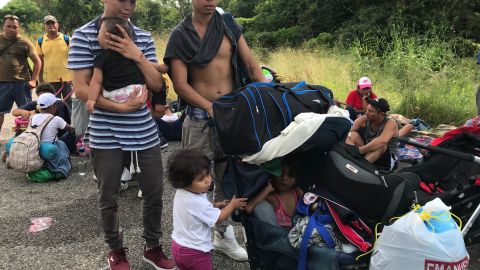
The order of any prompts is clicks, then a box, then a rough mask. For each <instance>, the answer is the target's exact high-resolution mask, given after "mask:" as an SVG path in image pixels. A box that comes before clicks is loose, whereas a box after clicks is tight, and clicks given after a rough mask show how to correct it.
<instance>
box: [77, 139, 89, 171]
mask: <svg viewBox="0 0 480 270" xmlns="http://www.w3.org/2000/svg"><path fill="white" fill-rule="evenodd" d="M78 154H79V156H80V161H79V162H78V174H79V175H80V176H84V175H86V174H87V163H88V155H87V154H86V153H85V146H84V145H82V146H81V147H80V148H79V149H78Z"/></svg>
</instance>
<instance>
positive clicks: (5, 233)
mask: <svg viewBox="0 0 480 270" xmlns="http://www.w3.org/2000/svg"><path fill="white" fill-rule="evenodd" d="M2 147H3V146H2ZM177 147H178V143H170V146H169V149H167V151H166V152H165V153H164V162H165V161H166V158H167V157H168V155H169V154H170V153H171V152H169V151H171V150H173V149H175V148H177ZM72 160H73V163H74V169H73V171H72V173H71V175H70V176H69V178H68V179H66V180H61V181H59V182H49V183H43V184H35V183H30V182H28V181H27V180H26V178H25V176H24V175H22V174H19V173H16V172H13V171H12V170H6V169H5V166H4V165H3V164H0V183H1V184H0V194H1V196H0V232H1V233H0V269H12V270H13V269H104V268H105V267H106V260H105V253H106V247H105V245H104V243H103V240H102V233H101V231H100V226H99V221H98V215H97V203H96V183H95V181H94V180H93V179H92V173H91V172H90V173H88V174H87V175H86V176H83V177H81V176H79V175H78V166H77V163H78V161H79V158H78V157H74V158H73V159H72ZM89 169H90V170H91V168H89ZM134 184H135V185H136V183H135V182H134ZM136 193H137V187H136V186H135V187H132V188H130V189H128V190H127V191H125V192H123V193H121V195H120V200H119V204H120V209H119V211H120V217H121V224H122V227H123V234H124V241H125V245H126V246H127V247H128V248H129V252H128V257H129V259H130V263H131V264H132V268H133V269H151V268H149V267H148V266H146V265H144V264H143V263H142V262H141V256H142V245H143V240H142V239H141V237H140V235H141V232H142V224H141V211H140V209H141V204H142V200H141V199H139V198H137V197H136ZM173 194H174V190H173V189H172V187H171V186H170V185H169V184H168V183H167V182H166V181H165V192H164V211H163V230H164V233H165V241H164V243H165V250H166V252H167V254H168V255H169V256H170V251H169V250H170V234H171V231H172V213H171V209H172V201H173ZM34 217H52V218H54V219H55V220H56V222H55V224H54V226H53V227H51V228H49V229H47V230H45V231H42V232H39V233H37V234H34V235H29V234H27V233H26V232H27V229H28V227H29V224H30V218H34ZM235 229H236V234H237V237H238V239H240V240H241V241H242V242H243V237H242V234H241V229H240V226H239V225H238V224H236V225H235ZM470 254H471V258H472V265H471V267H470V269H480V267H479V263H478V259H479V258H480V248H479V247H475V248H473V249H470ZM213 259H214V265H215V266H216V267H217V269H242V270H243V269H248V264H247V263H237V262H234V261H232V260H230V259H229V258H227V257H226V256H224V255H222V254H217V253H214V256H213Z"/></svg>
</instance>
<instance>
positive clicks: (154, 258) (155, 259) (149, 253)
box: [142, 246, 175, 270]
mask: <svg viewBox="0 0 480 270" xmlns="http://www.w3.org/2000/svg"><path fill="white" fill-rule="evenodd" d="M142 259H143V261H144V262H146V263H148V264H150V265H151V266H153V267H155V269H157V270H167V269H175V263H174V262H173V261H172V260H170V259H168V258H167V256H165V254H164V253H163V249H162V247H161V246H158V247H154V248H152V249H147V247H144V248H143V258H142Z"/></svg>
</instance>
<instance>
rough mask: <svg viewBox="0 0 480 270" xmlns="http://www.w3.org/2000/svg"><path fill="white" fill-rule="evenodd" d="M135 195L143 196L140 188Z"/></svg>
mask: <svg viewBox="0 0 480 270" xmlns="http://www.w3.org/2000/svg"><path fill="white" fill-rule="evenodd" d="M137 197H138V198H142V197H143V193H142V190H141V189H139V190H138V193H137Z"/></svg>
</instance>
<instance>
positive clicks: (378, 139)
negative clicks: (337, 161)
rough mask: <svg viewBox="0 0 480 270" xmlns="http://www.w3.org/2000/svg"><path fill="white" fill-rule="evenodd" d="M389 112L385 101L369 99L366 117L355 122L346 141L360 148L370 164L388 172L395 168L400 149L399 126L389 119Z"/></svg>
mask: <svg viewBox="0 0 480 270" xmlns="http://www.w3.org/2000/svg"><path fill="white" fill-rule="evenodd" d="M389 110H390V106H389V105H388V102H387V101H386V100H385V99H383V98H380V99H378V100H375V99H368V105H367V110H366V111H365V115H362V116H360V117H359V118H357V119H356V120H355V122H353V127H352V129H351V130H350V133H349V134H348V137H347V140H346V141H345V142H346V143H347V144H351V145H356V146H358V150H359V152H360V154H362V155H364V156H365V159H366V160H368V161H369V162H370V163H373V164H375V165H377V166H379V167H381V168H384V169H386V170H388V171H390V170H392V169H393V167H394V164H395V154H396V151H397V148H398V143H397V137H398V125H397V122H396V121H395V120H393V119H390V118H388V117H387V115H386V113H387V112H388V111H389Z"/></svg>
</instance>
